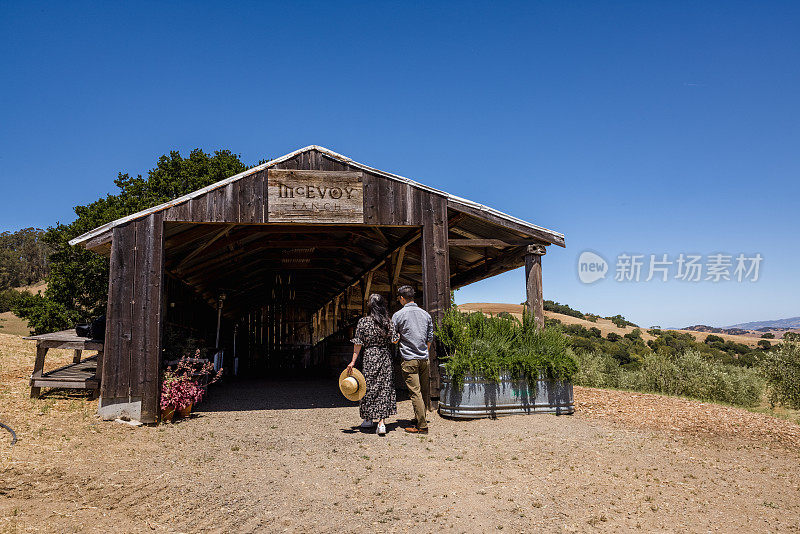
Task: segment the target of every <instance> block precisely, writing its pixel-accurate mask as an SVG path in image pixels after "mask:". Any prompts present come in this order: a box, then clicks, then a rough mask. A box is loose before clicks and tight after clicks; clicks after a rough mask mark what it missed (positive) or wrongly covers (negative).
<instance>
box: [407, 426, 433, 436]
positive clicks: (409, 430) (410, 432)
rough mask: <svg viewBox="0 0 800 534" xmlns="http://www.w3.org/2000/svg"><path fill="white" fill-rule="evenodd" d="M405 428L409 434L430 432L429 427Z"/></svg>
mask: <svg viewBox="0 0 800 534" xmlns="http://www.w3.org/2000/svg"><path fill="white" fill-rule="evenodd" d="M405 430H406V432H408V433H409V434H427V433H428V429H427V428H417V427H415V426H410V427H408V428H406V429H405Z"/></svg>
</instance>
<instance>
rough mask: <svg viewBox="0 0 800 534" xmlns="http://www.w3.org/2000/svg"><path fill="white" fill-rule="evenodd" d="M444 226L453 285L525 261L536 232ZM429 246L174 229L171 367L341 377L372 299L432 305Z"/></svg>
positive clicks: (381, 230) (464, 223) (394, 233)
mask: <svg viewBox="0 0 800 534" xmlns="http://www.w3.org/2000/svg"><path fill="white" fill-rule="evenodd" d="M448 222H449V223H450V228H449V238H450V242H451V246H450V250H449V253H450V254H449V265H450V273H449V274H450V281H451V287H452V288H453V289H456V288H458V287H461V286H463V285H466V284H468V283H471V282H474V281H476V280H480V279H482V278H486V277H488V276H492V275H494V274H497V273H499V272H502V271H505V270H508V269H513V268H515V267H519V266H521V265H522V264H523V261H524V260H523V255H524V249H525V246H526V245H527V244H529V243H530V242H531V241H530V237H526V236H524V235H520V234H519V233H517V232H514V231H512V230H508V229H504V228H499V227H497V226H495V225H491V224H486V223H485V222H483V221H481V220H479V219H476V218H473V217H469V216H467V215H465V214H463V213H459V212H453V213H452V214H451V216H450V218H449V221H448ZM486 236H492V237H486ZM476 243H477V244H478V246H476ZM422 246H423V245H422V227H420V226H365V225H329V224H328V225H312V224H309V225H300V224H290V225H280V224H260V225H253V224H227V223H201V224H198V223H187V222H167V223H165V229H164V250H165V254H164V262H165V264H164V267H165V275H166V278H165V296H164V300H165V302H164V305H165V321H164V324H163V333H162V335H163V342H162V347H163V350H164V358H163V361H164V362H174V361H175V360H177V359H178V358H180V357H181V356H183V355H190V356H191V355H192V353H193V351H194V350H195V348H200V349H201V351H202V352H203V355H204V356H206V357H209V358H210V357H213V355H214V354H216V353H217V352H218V350H219V349H221V351H222V356H221V358H222V359H221V361H220V363H221V364H222V366H223V367H224V368H225V369H226V372H227V373H230V374H233V373H234V372H235V374H237V375H239V376H260V375H263V374H265V373H270V374H273V375H274V374H276V373H279V374H281V375H289V374H297V373H302V374H303V375H308V374H309V373H328V372H332V371H334V370H336V369H339V370H340V369H341V368H342V366H343V365H346V362H347V361H348V360H349V358H350V355H351V354H352V345H351V344H350V343H349V340H350V339H351V338H352V334H353V329H354V327H355V324H356V322H357V320H358V318H359V317H361V316H363V314H364V313H365V307H366V298H367V297H368V295H369V294H371V293H381V294H382V295H384V296H385V297H386V299H387V302H388V304H389V308H390V310H389V311H390V313H392V312H394V311H396V310H397V309H399V303H398V302H397V289H398V288H399V287H400V286H402V285H406V284H407V285H411V286H412V287H414V288H415V290H416V292H417V295H418V297H417V300H418V301H419V302H420V303H424V301H425V294H424V286H425V285H424V284H423V279H424V278H423V269H424V267H423V259H422V250H421V247H422Z"/></svg>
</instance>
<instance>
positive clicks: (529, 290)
mask: <svg viewBox="0 0 800 534" xmlns="http://www.w3.org/2000/svg"><path fill="white" fill-rule="evenodd" d="M546 253H547V250H546V249H545V247H544V245H528V248H527V250H526V252H525V291H526V294H527V302H526V304H527V306H526V308H527V310H526V311H527V313H532V314H533V320H534V322H535V324H536V327H537V328H544V298H543V296H542V256H544V255H545V254H546Z"/></svg>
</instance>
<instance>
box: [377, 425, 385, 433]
mask: <svg viewBox="0 0 800 534" xmlns="http://www.w3.org/2000/svg"><path fill="white" fill-rule="evenodd" d="M378 435H379V436H385V435H386V425H384V424H380V425H378Z"/></svg>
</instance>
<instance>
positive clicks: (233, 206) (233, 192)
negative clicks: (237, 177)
mask: <svg viewBox="0 0 800 534" xmlns="http://www.w3.org/2000/svg"><path fill="white" fill-rule="evenodd" d="M224 220H225V221H226V222H239V182H238V181H237V182H233V183H232V184H228V186H227V187H226V188H225V214H224Z"/></svg>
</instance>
